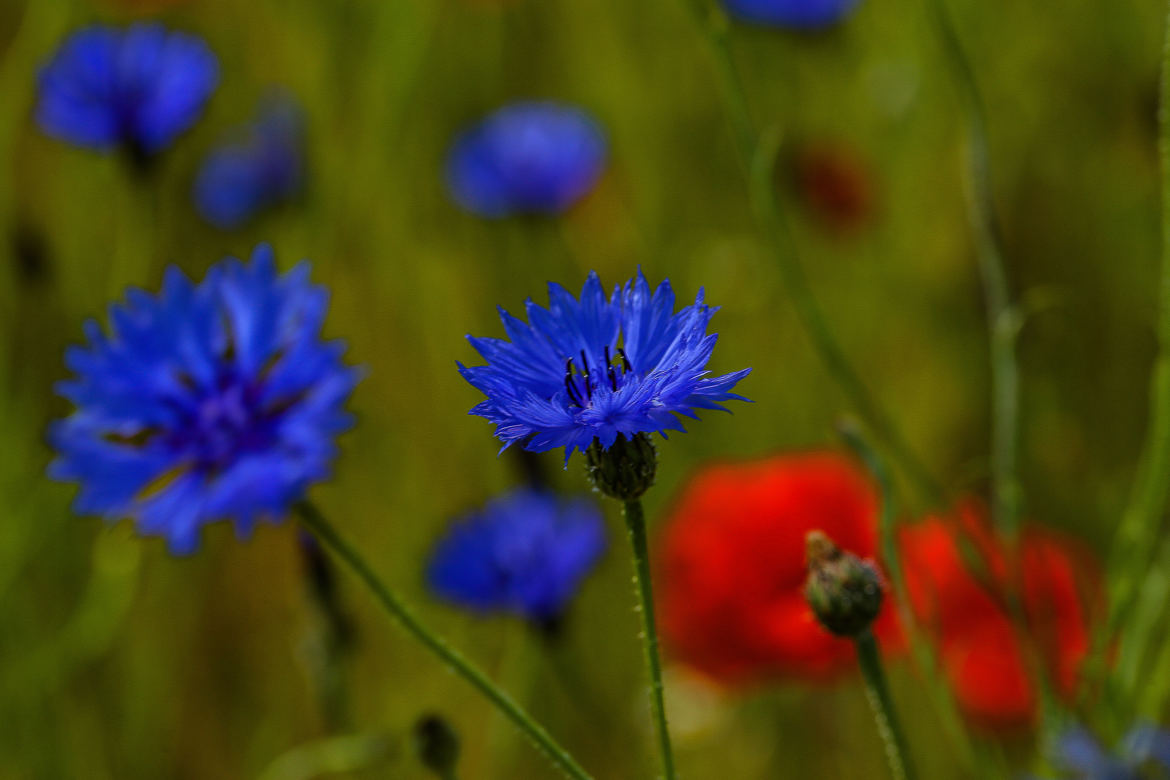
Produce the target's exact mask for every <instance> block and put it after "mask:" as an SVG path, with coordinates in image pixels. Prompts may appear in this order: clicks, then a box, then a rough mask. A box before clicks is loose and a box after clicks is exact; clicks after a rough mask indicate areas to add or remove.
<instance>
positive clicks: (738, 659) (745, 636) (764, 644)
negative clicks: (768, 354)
mask: <svg viewBox="0 0 1170 780" xmlns="http://www.w3.org/2000/svg"><path fill="white" fill-rule="evenodd" d="M876 507H877V500H876V497H875V496H874V493H873V490H872V488H871V487H870V485H869V483H868V482H867V481H866V479H865V477H864V476H863V475H862V474H861V473H860V472H859V471H858V469H857V468H856V467H855V466H854V465H853V464H852V463H851V462H850V461H849V460H847V459H845V458H843V457H841V456H839V455H835V454H830V453H811V454H804V455H778V456H774V457H771V458H767V459H764V460H759V461H753V462H746V463H734V464H721V465H715V466H709V467H707V468H704V469H703V470H701V471H700V472H699V473H698V474H696V475H695V477H693V478H692V479H691V480H690V481H689V482H688V483H687V485H686V487H685V488H684V489H683V491H682V494H681V495H680V496H679V497H678V499H677V500H676V501H675V504H674V509H673V510H672V511H671V513H670V515H669V517H668V519H667V524H666V528H665V530H664V532H663V536H662V538H661V539H660V544H659V545H658V550H657V553H658V555H657V557H658V571H659V572H660V573H661V578H660V579H661V585H660V587H659V588H658V592H659V607H660V615H661V626H662V632H663V637H664V639H665V641H666V643H667V646H668V647H669V648H670V649H671V650H672V651H673V653H674V654H675V655H676V656H677V657H678V658H679V659H680V660H682V661H684V662H686V663H687V664H689V665H691V666H693V667H695V668H697V669H698V670H700V671H702V672H704V673H705V674H707V675H709V676H711V677H713V678H714V679H716V680H719V681H722V682H724V683H729V684H741V685H742V684H748V683H751V682H756V681H760V680H767V679H805V680H808V679H826V678H831V677H833V676H836V675H838V674H840V673H842V672H844V671H847V670H849V669H853V668H855V667H856V663H857V661H856V657H855V651H854V648H853V642H852V641H851V640H849V639H843V638H840V637H836V636H834V635H833V634H831V633H830V632H829V631H828V630H827V629H825V628H824V627H823V626H822V625H821V624H820V623H819V622H818V621H817V618H816V616H815V615H814V614H813V610H812V608H811V607H810V606H809V604H808V602H807V601H806V600H805V593H804V588H805V581H806V577H807V570H806V568H805V544H806V542H805V540H806V536H807V535H808V533H809V532H811V531H821V532H823V533H825V534H826V535H828V536H829V537H830V538H832V539H833V541H834V542H836V544H837V545H838V546H839V547H840V548H841V549H842V550H845V551H848V552H850V553H852V554H854V555H856V556H857V557H859V558H872V557H873V556H874V555H875V554H876V551H877V508H876ZM886 601H887V602H888V601H889V599H886ZM873 628H874V633H875V634H876V635H877V636H878V638H879V639H880V640H882V641H883V644H886V645H888V643H889V642H890V641H892V640H896V639H897V626H896V624H895V621H894V610H893V609H892V606H891V604H889V603H885V604H883V605H881V607H880V610H879V612H878V617H877V621H876V622H875V623H874V627H873Z"/></svg>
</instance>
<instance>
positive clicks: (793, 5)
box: [723, 0, 857, 29]
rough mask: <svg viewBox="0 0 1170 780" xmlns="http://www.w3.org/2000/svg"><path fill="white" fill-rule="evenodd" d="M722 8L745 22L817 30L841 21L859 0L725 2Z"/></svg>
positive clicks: (738, 0) (746, 0)
mask: <svg viewBox="0 0 1170 780" xmlns="http://www.w3.org/2000/svg"><path fill="white" fill-rule="evenodd" d="M723 5H724V7H725V8H726V9H727V11H728V13H730V14H731V15H732V16H734V17H735V18H737V19H742V20H743V21H745V22H751V23H754V24H764V25H770V26H775V27H795V28H802V29H816V28H819V27H828V26H830V25H832V24H835V23H836V22H838V21H840V20H841V19H842V18H843V17H845V15H846V14H848V13H849V12H850V11H852V10H853V7H854V6H855V5H857V0H723Z"/></svg>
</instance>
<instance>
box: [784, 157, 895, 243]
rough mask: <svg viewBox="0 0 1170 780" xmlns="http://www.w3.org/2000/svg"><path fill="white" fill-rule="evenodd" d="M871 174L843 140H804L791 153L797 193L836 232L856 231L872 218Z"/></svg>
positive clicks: (816, 215)
mask: <svg viewBox="0 0 1170 780" xmlns="http://www.w3.org/2000/svg"><path fill="white" fill-rule="evenodd" d="M872 178H873V177H872V175H871V173H870V171H869V168H868V166H867V165H866V162H865V161H864V160H863V159H862V158H861V157H860V155H859V154H858V153H857V152H856V151H855V150H854V149H853V148H851V147H849V146H848V145H846V144H843V143H836V142H831V141H822V142H815V143H808V144H804V145H802V146H800V147H799V148H797V149H796V151H795V153H794V154H793V156H792V179H793V186H794V187H795V189H796V193H797V196H798V197H799V199H800V200H801V202H802V203H803V205H804V206H805V208H807V209H808V210H809V212H811V213H812V215H813V216H814V217H816V218H817V220H819V221H820V222H821V223H822V224H823V225H824V226H825V227H826V228H828V229H829V230H831V231H833V232H835V233H840V234H847V233H853V232H856V231H857V230H859V229H861V228H863V227H865V226H866V225H867V224H868V223H869V222H870V221H871V220H872V218H873V215H874V211H875V209H876V207H875V203H874V201H875V198H874V192H873V181H872Z"/></svg>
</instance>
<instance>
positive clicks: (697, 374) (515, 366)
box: [459, 271, 751, 462]
mask: <svg viewBox="0 0 1170 780" xmlns="http://www.w3.org/2000/svg"><path fill="white" fill-rule="evenodd" d="M548 295H549V307H548V308H547V309H545V308H544V307H542V306H538V305H537V304H535V303H533V302H532V300H531V299H530V300H528V301H527V302H526V304H525V306H526V308H527V310H528V323H527V324H525V323H524V322H522V321H521V320H519V319H517V318H516V317H513V316H512V315H511V314H509V313H508V312H506V311H504V310H503V309H500V318H501V319H502V320H503V322H504V330H505V332H506V333H507V334H508V338H509V339H510V341H504V340H502V339H491V338H475V337H473V336H468V337H467V338H468V340H469V341H470V342H471V344H472V346H473V347H475V349H476V350H477V351H478V352H479V354H480V355H482V356H483V358H484V359H485V360H487V361H488V365H486V366H473V367H470V368H467V367H464V366H463V365H462V364H459V372H460V373H461V374H463V378H464V379H466V380H467V381H468V382H470V383H471V384H472V385H474V386H475V387H476V388H478V389H479V390H481V391H482V392H483V393H484V395H486V396H487V400H486V401H483V402H482V403H480V404H478V405H477V406H475V407H474V408H473V409H472V410H471V414H475V415H479V416H480V417H484V418H486V419H488V420H490V421H491V422H493V423H495V424H496V437H497V438H499V439H500V440H501V441H503V442H504V448H505V449H506V448H507V447H508V446H510V445H512V444H514V443H515V442H518V441H519V442H523V443H524V447H525V449H528V450H532V451H533V452H544V451H546V450H551V449H555V448H557V447H564V448H565V461H566V462H568V459H569V456H570V455H571V454H572V453H573V450H574V449H579V450H581V451H582V452H584V451H585V450H586V448H588V447H589V445H590V444H592V443H593V441H594V440H595V439H596V440H597V441H598V443H599V444H600V446H601V447H602V448H604V449H608V448H609V447H611V446H612V445H613V443H614V442H615V441H616V440H617V437H618V436H619V435H620V436H624V437H625V438H626V439H632V438H633V437H634V436H636V435H637V434H639V433H655V432H657V433H662V434H664V435H665V433H666V431H682V430H684V429H683V427H682V425H681V424H680V422H679V420H678V417H677V415H683V416H686V417H692V418H695V419H697V417H696V415H695V412H694V410H695V409H723V406H721V405H720V403H721V402H723V401H729V400H740V401H743V400H747V399H745V398H743V397H742V396H738V395H735V394H734V393H732V392H731V389H732V388H733V387H734V386H735V384H736V383H737V382H739V380H740V379H742V378H743V377H745V376H747V374H748V373H749V372H750V371H751V369H750V368H748V369H743V370H742V371H736V372H734V373H731V374H724V375H723V376H718V377H709V376H707V374H708V373H709V372H708V370H707V361H708V360H709V359H710V358H711V352H712V350H713V349H714V348H715V341H716V338H717V336H716V334H714V333H711V334H708V333H707V324H708V323H709V322H710V320H711V316H712V315H713V314H714V313H715V312H716V311H717V309H713V308H711V307H710V306H707V305H706V304H705V303H703V291H702V290H700V291H699V294H698V296H697V297H696V298H695V302H694V304H692V305H691V306H687V307H685V308H683V309H682V310H680V311H678V312H675V311H674V290H672V289H671V287H670V282H669V281H663V282H662V283H661V284H660V285H658V289H657V290H655V291H654V292H653V294H651V292H650V285H649V284H648V283H647V281H646V277H645V276H643V275H642V272H641V271H639V272H638V276H637V277H636V278H635V279H633V280H631V281H629V282H626V284H625V285H624V286H622V287H616V288H614V291H613V294H612V295H611V296H610V297H609V298H608V299H607V298H606V295H605V291H604V290H603V289H602V286H601V280H600V279H599V278H598V277H597V274H596V273H590V274H589V278H588V279H586V281H585V286H584V287H583V288H582V290H581V297H580V299H579V300H578V299H577V298H574V297H573V295H572V294H571V293H570V292H569V291H568V290H566V289H565V288H564V287H561V286H560V285H559V284H556V283H550V284H549V288H548Z"/></svg>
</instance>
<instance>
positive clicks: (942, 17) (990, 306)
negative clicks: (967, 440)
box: [927, 0, 1021, 550]
mask: <svg viewBox="0 0 1170 780" xmlns="http://www.w3.org/2000/svg"><path fill="white" fill-rule="evenodd" d="M927 5H928V7H929V11H930V17H931V22H932V23H933V24H934V27H935V30H936V32H937V33H938V37H939V41H940V42H941V44H942V48H943V52H944V54H945V56H946V58H947V60H948V62H949V65H950V68H951V71H952V75H953V76H954V80H955V86H956V87H957V89H958V92H959V102H960V103H961V105H962V108H963V113H964V114H965V121H966V124H967V179H966V183H967V203H968V214H969V218H970V222H971V229H972V230H973V231H974V234H975V245H976V254H977V256H978V261H979V274H980V276H981V277H982V280H983V293H984V297H985V305H986V308H987V337H988V343H989V345H990V350H991V477H992V513H991V514H992V519H993V521H994V523H995V527H996V528H997V529H998V530H999V532H1000V534H1001V535H1002V536H1003V537H1004V539H1005V541H1007V543H1008V545H1009V548H1010V549H1012V550H1014V549H1015V548H1016V546H1017V541H1018V538H1019V531H1020V523H1019V514H1020V496H1021V489H1020V483H1019V474H1018V467H1017V456H1018V452H1019V424H1020V420H1019V418H1020V408H1019V407H1020V399H1019V396H1020V389H1019V385H1020V374H1019V366H1018V364H1017V361H1016V335H1017V333H1018V331H1019V316H1018V313H1017V312H1016V310H1015V308H1014V307H1013V305H1012V301H1011V292H1010V290H1009V289H1008V280H1007V271H1006V270H1005V268H1004V253H1003V239H1002V233H1001V231H1000V228H999V223H998V221H997V219H996V216H995V206H994V201H993V198H992V187H991V152H990V144H989V142H988V137H987V112H986V110H985V108H984V106H983V98H982V96H981V95H980V92H979V84H978V82H977V81H976V80H975V72H974V70H973V69H972V67H971V63H970V62H969V61H968V59H967V56H966V55H965V54H964V53H963V47H962V45H961V44H960V42H959V36H958V34H957V33H956V32H955V27H954V24H953V23H952V22H951V18H950V15H949V14H948V13H947V8H946V5H945V3H944V0H928V2H927Z"/></svg>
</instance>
